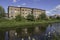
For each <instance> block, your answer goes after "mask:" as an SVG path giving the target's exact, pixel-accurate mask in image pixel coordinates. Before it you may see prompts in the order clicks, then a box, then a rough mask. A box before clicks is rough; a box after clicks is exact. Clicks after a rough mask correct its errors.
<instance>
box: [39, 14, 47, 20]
mask: <svg viewBox="0 0 60 40" xmlns="http://www.w3.org/2000/svg"><path fill="white" fill-rule="evenodd" d="M38 19H39V20H44V19H47V17H46V14H45V13H42V14H40V15H39V17H38Z"/></svg>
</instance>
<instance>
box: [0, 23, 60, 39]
mask: <svg viewBox="0 0 60 40" xmlns="http://www.w3.org/2000/svg"><path fill="white" fill-rule="evenodd" d="M0 40H60V23H53V24H49V25H48V26H47V27H46V28H43V27H42V26H36V27H28V28H16V29H10V30H3V29H2V30H1V29H0Z"/></svg>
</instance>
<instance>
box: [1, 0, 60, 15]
mask: <svg viewBox="0 0 60 40" xmlns="http://www.w3.org/2000/svg"><path fill="white" fill-rule="evenodd" d="M0 5H1V6H3V7H4V8H5V10H6V12H7V8H8V6H18V7H20V6H21V7H22V6H23V7H31V8H39V9H44V10H46V12H47V13H48V15H51V14H52V13H54V12H52V11H56V9H57V8H58V9H59V12H60V0H0ZM51 12H52V13H51Z"/></svg>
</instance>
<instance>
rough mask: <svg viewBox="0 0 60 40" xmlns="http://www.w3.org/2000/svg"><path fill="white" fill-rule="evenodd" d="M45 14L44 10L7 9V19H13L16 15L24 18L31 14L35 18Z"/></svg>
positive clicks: (26, 8)
mask: <svg viewBox="0 0 60 40" xmlns="http://www.w3.org/2000/svg"><path fill="white" fill-rule="evenodd" d="M42 13H45V10H42V9H37V8H28V7H14V6H9V7H8V17H9V18H15V17H16V16H17V15H21V16H22V17H24V18H26V17H27V15H28V14H33V15H34V17H35V18H37V17H38V16H39V15H40V14H42Z"/></svg>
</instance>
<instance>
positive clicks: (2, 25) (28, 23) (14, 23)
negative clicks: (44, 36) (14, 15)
mask: <svg viewBox="0 0 60 40" xmlns="http://www.w3.org/2000/svg"><path fill="white" fill-rule="evenodd" d="M55 22H60V20H41V21H24V22H23V21H4V22H0V28H5V27H9V28H10V27H12V28H16V27H20V28H22V27H31V26H36V25H47V24H50V23H55Z"/></svg>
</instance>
